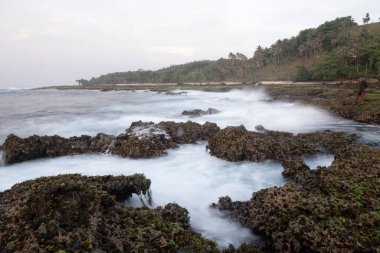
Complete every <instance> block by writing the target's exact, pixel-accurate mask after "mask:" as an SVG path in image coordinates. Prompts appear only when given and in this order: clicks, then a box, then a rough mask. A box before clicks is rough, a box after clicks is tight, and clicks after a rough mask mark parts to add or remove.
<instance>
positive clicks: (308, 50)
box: [253, 14, 380, 81]
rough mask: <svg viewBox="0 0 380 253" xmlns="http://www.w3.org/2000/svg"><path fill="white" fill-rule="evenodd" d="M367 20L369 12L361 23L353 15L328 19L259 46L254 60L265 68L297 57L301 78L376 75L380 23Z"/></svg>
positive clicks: (295, 59)
mask: <svg viewBox="0 0 380 253" xmlns="http://www.w3.org/2000/svg"><path fill="white" fill-rule="evenodd" d="M368 21H369V14H367V16H366V18H364V19H363V22H364V23H365V24H364V25H362V26H359V25H358V24H357V23H356V22H355V21H354V20H353V19H352V17H350V16H348V17H343V18H337V19H335V20H333V21H328V22H325V23H324V24H322V25H320V26H319V27H317V28H312V29H306V30H303V31H301V32H300V33H299V34H298V36H296V37H292V38H290V39H284V40H278V41H277V42H276V43H275V44H273V45H272V46H270V47H269V48H262V47H261V46H259V47H257V49H256V51H255V53H254V57H253V61H254V63H255V64H256V65H257V66H259V67H261V68H264V67H266V66H267V65H269V64H289V63H292V61H297V60H298V61H297V62H301V64H299V65H298V73H297V76H296V79H297V80H300V81H308V80H335V79H339V78H347V79H352V78H357V77H358V76H360V75H365V76H375V75H377V74H378V72H379V69H380V26H379V23H377V24H366V23H368ZM299 60H302V61H299Z"/></svg>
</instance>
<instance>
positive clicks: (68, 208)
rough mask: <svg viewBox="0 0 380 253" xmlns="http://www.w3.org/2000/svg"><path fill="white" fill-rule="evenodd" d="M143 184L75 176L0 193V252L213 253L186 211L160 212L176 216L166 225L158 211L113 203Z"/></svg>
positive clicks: (141, 181) (47, 179)
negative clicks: (191, 225) (190, 225)
mask: <svg viewBox="0 0 380 253" xmlns="http://www.w3.org/2000/svg"><path fill="white" fill-rule="evenodd" d="M149 185H150V181H149V180H148V179H146V178H145V177H144V176H143V175H134V176H130V177H125V176H119V177H112V176H106V177H85V176H80V175H77V174H75V175H61V176H56V177H43V178H39V179H36V180H30V181H26V182H23V183H21V184H17V185H15V186H13V187H12V188H11V189H10V190H8V191H5V192H1V193H0V249H1V252H5V253H8V252H59V251H61V250H62V251H66V252H74V251H75V252H146V251H147V252H173V253H174V252H181V251H187V252H219V250H218V249H217V248H216V245H215V243H214V242H212V241H209V240H207V239H204V238H202V237H201V236H200V234H198V233H195V232H193V231H191V230H190V229H188V221H187V223H183V222H184V221H185V220H184V217H187V216H186V215H185V214H186V213H187V211H186V209H183V208H181V207H179V206H178V205H176V204H172V206H171V207H170V206H169V205H168V206H169V207H168V208H165V210H167V213H168V214H169V215H167V216H170V215H179V216H175V217H174V216H172V217H174V218H176V219H177V220H176V221H174V220H173V221H169V220H170V219H167V218H168V217H167V216H166V217H163V215H162V214H161V211H160V210H155V209H148V208H131V207H127V206H125V205H123V204H122V203H121V202H117V201H116V200H122V199H124V198H125V197H126V196H130V195H131V194H132V193H136V194H140V193H144V192H147V190H148V188H149ZM180 214H183V215H182V216H181V215H180ZM187 218H188V217H187ZM167 220H168V221H167Z"/></svg>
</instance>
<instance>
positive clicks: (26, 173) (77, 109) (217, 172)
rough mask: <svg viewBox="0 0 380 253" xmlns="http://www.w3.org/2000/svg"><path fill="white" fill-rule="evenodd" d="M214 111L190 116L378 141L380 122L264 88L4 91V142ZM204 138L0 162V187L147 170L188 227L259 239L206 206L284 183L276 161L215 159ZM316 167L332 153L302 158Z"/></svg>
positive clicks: (220, 236) (0, 106) (223, 240)
mask: <svg viewBox="0 0 380 253" xmlns="http://www.w3.org/2000/svg"><path fill="white" fill-rule="evenodd" d="M208 108H215V109H218V110H219V111H221V113H219V114H214V115H205V116H202V117H200V118H191V119H190V120H192V121H196V122H198V123H204V122H205V121H211V122H215V123H217V124H218V125H219V126H220V127H222V128H223V127H225V126H237V125H241V124H243V125H245V126H246V128H247V129H249V130H254V127H255V126H256V125H263V126H264V127H265V128H267V129H272V130H282V131H289V132H293V133H299V132H309V131H314V130H323V129H330V130H335V131H345V132H348V133H357V134H359V135H361V136H362V141H363V142H372V143H373V144H375V145H378V144H379V143H380V139H379V138H380V137H379V136H380V128H379V126H371V125H365V124H359V123H355V122H352V121H348V120H343V119H340V118H336V117H333V116H332V115H330V114H329V113H327V112H325V111H323V110H320V109H317V108H314V107H311V106H304V105H300V104H298V103H286V102H270V101H269V98H268V97H267V95H266V94H265V93H263V92H261V91H252V90H247V91H241V90H236V91H231V92H226V93H214V92H201V91H188V93H186V94H181V95H166V94H164V93H157V92H145V91H139V92H130V91H120V92H115V91H110V92H98V91H55V90H44V91H35V90H28V91H25V90H21V91H9V90H7V91H0V143H2V142H3V141H4V140H5V138H6V136H7V135H8V134H9V133H15V134H17V135H20V136H23V137H26V136H29V135H33V134H39V135H44V134H48V135H52V134H58V135H61V136H66V137H68V136H73V135H82V134H89V135H95V134H97V133H100V132H103V133H108V134H120V133H122V132H124V131H125V129H126V128H128V127H129V125H130V124H131V123H132V122H133V121H138V120H142V121H153V122H155V123H158V122H160V121H168V120H172V121H176V122H183V121H187V120H189V118H188V117H186V116H182V115H181V112H182V111H184V110H192V109H202V110H207V109H208ZM205 145H206V143H200V144H197V145H181V146H180V148H179V149H176V150H170V151H169V154H168V156H167V157H162V158H156V159H148V160H142V159H141V160H140V159H138V160H134V159H125V158H119V157H115V156H111V155H82V156H73V157H61V158H55V159H41V160H36V161H30V162H25V163H21V164H16V165H12V166H4V167H0V190H5V189H9V188H10V187H11V186H12V185H13V184H15V183H18V182H22V181H24V180H27V179H34V178H37V177H40V176H52V175H58V174H63V173H81V174H83V175H108V174H111V175H121V174H123V175H131V174H133V173H144V174H145V175H146V176H147V177H148V178H150V179H151V180H152V192H153V201H154V203H155V205H165V204H167V203H170V202H176V203H178V204H180V205H182V206H184V207H186V208H187V209H188V210H189V212H190V216H191V219H190V222H191V226H192V227H193V228H194V229H195V230H196V231H198V232H201V233H202V234H203V235H204V236H205V237H207V238H210V239H213V240H216V241H217V243H218V244H219V246H221V247H223V246H227V245H228V244H229V243H233V244H235V245H238V244H240V243H241V242H251V241H253V240H255V239H256V237H255V236H254V235H253V234H252V233H251V232H250V231H249V230H247V229H244V228H242V227H241V226H240V225H239V224H237V223H234V222H231V221H229V220H228V219H225V218H223V215H221V214H218V213H216V211H215V210H212V209H210V208H209V205H210V204H211V203H213V202H217V201H218V198H219V197H221V196H226V195H228V196H230V197H231V198H232V199H233V200H248V199H249V198H250V197H251V195H252V192H254V191H257V190H260V189H263V188H268V187H271V186H274V185H282V184H284V183H285V179H284V178H283V177H282V176H281V172H282V167H281V165H280V164H279V163H276V162H273V161H267V162H265V163H259V164H258V163H250V162H241V163H231V162H227V161H223V160H220V159H217V158H215V157H211V156H210V155H209V154H208V153H207V152H206V150H205ZM304 160H305V162H306V163H307V164H308V165H309V166H310V167H311V168H316V167H317V166H327V165H329V164H330V163H331V161H332V160H333V157H332V156H331V155H328V154H321V155H317V156H311V157H310V156H308V157H304Z"/></svg>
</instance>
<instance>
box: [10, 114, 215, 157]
mask: <svg viewBox="0 0 380 253" xmlns="http://www.w3.org/2000/svg"><path fill="white" fill-rule="evenodd" d="M219 130H220V129H219V127H218V126H217V125H216V124H214V123H209V122H206V123H205V124H203V125H200V124H198V123H195V122H191V121H188V122H185V123H175V122H160V123H159V124H154V123H153V122H141V121H138V122H134V123H132V125H131V126H130V127H129V128H128V129H127V130H126V133H124V134H120V135H119V136H113V135H107V134H103V133H100V134H98V135H96V136H95V137H91V136H87V135H82V136H79V137H70V138H64V137H60V136H57V135H55V136H37V135H33V136H30V137H27V138H20V137H18V136H16V135H14V134H10V135H9V136H8V137H7V139H6V140H5V142H4V145H3V149H4V163H5V164H13V163H18V162H23V161H28V160H33V159H38V158H44V157H58V156H67V155H78V154H90V153H111V154H115V155H119V156H122V157H131V158H151V157H160V156H165V155H166V154H167V152H166V150H167V149H171V148H175V147H177V146H178V144H184V143H196V142H197V141H203V140H209V139H210V138H212V137H213V136H214V135H215V134H216V133H217V132H218V131H219Z"/></svg>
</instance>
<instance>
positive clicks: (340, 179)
mask: <svg viewBox="0 0 380 253" xmlns="http://www.w3.org/2000/svg"><path fill="white" fill-rule="evenodd" d="M209 148H210V149H211V153H212V154H214V155H216V156H218V157H220V158H223V159H227V160H230V161H241V160H251V161H261V160H265V159H277V160H280V161H282V164H283V166H284V172H283V174H284V176H288V177H290V178H291V179H292V182H291V183H289V184H286V185H285V186H283V187H273V188H269V189H264V190H261V191H258V192H254V193H253V194H252V198H251V199H250V200H249V201H244V202H240V201H236V202H234V201H233V200H231V198H230V197H228V196H227V197H222V198H220V199H219V202H218V203H217V204H213V205H212V207H214V208H217V209H219V210H221V211H224V212H225V213H226V214H228V215H229V216H230V217H232V218H234V219H237V220H238V221H239V222H240V223H241V224H242V225H243V226H245V227H248V228H250V229H252V231H254V232H255V233H257V234H259V235H261V236H262V238H263V243H264V245H263V249H264V250H265V251H276V252H377V251H378V250H379V249H380V237H379V234H380V229H379V228H380V198H379V196H380V159H379V158H380V150H379V149H377V148H374V147H370V146H366V145H357V144H353V143H352V138H351V137H350V136H345V135H341V134H337V133H313V134H302V135H298V136H292V135H290V134H286V133H278V132H272V133H269V134H268V135H265V136H264V135H260V134H257V133H253V132H249V131H246V130H245V129H244V128H243V127H238V128H226V129H224V130H222V131H220V132H219V133H218V134H217V135H216V136H215V137H214V138H213V139H212V140H211V141H210V144H209ZM319 149H327V150H329V151H331V152H333V153H334V154H335V160H334V162H333V163H332V165H331V166H329V167H327V168H326V167H319V168H318V169H316V170H310V169H309V168H308V167H307V166H306V165H305V164H304V163H303V161H302V159H300V154H302V153H305V152H315V151H317V150H319Z"/></svg>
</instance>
